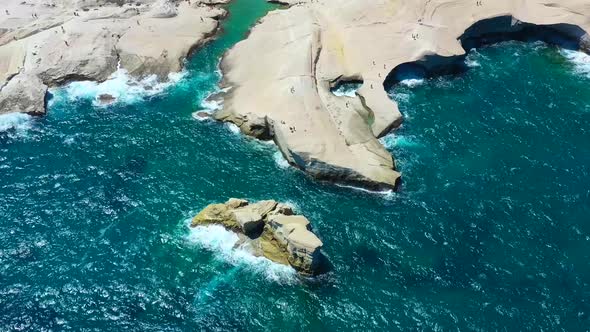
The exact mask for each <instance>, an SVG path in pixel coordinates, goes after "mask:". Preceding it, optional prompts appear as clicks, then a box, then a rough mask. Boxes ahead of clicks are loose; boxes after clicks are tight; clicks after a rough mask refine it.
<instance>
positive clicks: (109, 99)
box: [98, 93, 117, 105]
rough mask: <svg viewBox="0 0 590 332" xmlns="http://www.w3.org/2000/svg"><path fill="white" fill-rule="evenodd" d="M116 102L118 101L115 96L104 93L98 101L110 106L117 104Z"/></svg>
mask: <svg viewBox="0 0 590 332" xmlns="http://www.w3.org/2000/svg"><path fill="white" fill-rule="evenodd" d="M115 100H117V98H115V97H114V96H113V95H110V94H108V93H103V94H101V95H100V96H98V101H99V102H100V104H101V105H109V104H112V103H114V102H115Z"/></svg>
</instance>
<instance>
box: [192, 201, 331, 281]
mask: <svg viewBox="0 0 590 332" xmlns="http://www.w3.org/2000/svg"><path fill="white" fill-rule="evenodd" d="M206 225H221V226H223V227H225V228H226V229H227V230H229V231H232V232H234V233H236V234H237V235H238V236H239V237H240V241H239V242H238V243H237V244H236V246H239V247H242V248H246V249H247V250H248V251H250V252H251V253H252V254H254V255H256V256H261V257H266V258H268V259H269V260H271V261H273V262H276V263H279V264H283V265H287V266H291V267H292V268H293V269H295V270H296V271H297V272H299V273H300V274H302V275H305V276H315V275H318V274H321V273H323V272H326V270H327V260H326V258H325V256H324V255H323V254H322V252H321V250H322V247H323V243H322V241H321V240H320V239H319V238H318V237H317V236H316V235H315V234H314V233H313V232H312V231H311V225H310V222H309V220H308V219H307V218H305V217H304V216H301V215H296V214H295V213H294V212H293V209H292V208H291V207H289V206H288V205H286V204H283V203H278V202H276V201H273V200H268V201H259V202H255V203H250V202H248V201H247V200H243V199H237V198H231V199H229V200H228V201H227V202H225V203H222V204H211V205H209V206H207V207H205V208H204V209H203V210H202V211H201V212H199V214H197V215H196V216H195V217H194V218H193V219H192V222H191V227H199V226H206Z"/></svg>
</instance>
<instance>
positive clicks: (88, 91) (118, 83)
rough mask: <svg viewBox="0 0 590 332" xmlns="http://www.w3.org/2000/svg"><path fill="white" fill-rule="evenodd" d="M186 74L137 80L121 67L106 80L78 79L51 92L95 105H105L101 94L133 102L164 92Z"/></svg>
mask: <svg viewBox="0 0 590 332" xmlns="http://www.w3.org/2000/svg"><path fill="white" fill-rule="evenodd" d="M185 75H186V73H185V72H180V73H170V74H169V75H168V80H167V81H165V82H160V81H159V80H158V78H157V76H156V75H151V76H148V77H146V78H144V79H142V80H137V79H135V78H133V77H131V76H130V75H129V74H128V72H127V71H126V70H125V69H122V68H119V69H117V71H115V72H114V73H113V74H111V76H110V77H109V78H108V79H107V80H106V81H104V82H100V83H98V82H94V81H76V82H71V83H69V84H67V85H66V86H64V87H60V88H56V89H52V91H51V92H52V94H54V95H55V96H57V98H60V97H62V98H63V97H67V98H68V99H70V100H77V99H91V100H93V105H95V106H104V105H103V104H102V103H101V101H100V100H99V96H100V95H110V96H112V97H114V98H115V100H114V102H115V103H124V104H131V103H135V102H137V101H140V100H142V99H144V98H145V97H150V96H154V95H157V94H159V93H162V92H163V91H164V90H165V89H166V88H168V87H169V86H171V85H173V84H175V83H178V82H179V81H180V80H181V79H182V78H183V77H184V76H185Z"/></svg>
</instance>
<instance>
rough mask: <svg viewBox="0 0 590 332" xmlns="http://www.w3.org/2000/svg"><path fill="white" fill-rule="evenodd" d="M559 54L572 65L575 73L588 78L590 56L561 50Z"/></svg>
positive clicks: (589, 73) (589, 75)
mask: <svg viewBox="0 0 590 332" xmlns="http://www.w3.org/2000/svg"><path fill="white" fill-rule="evenodd" d="M561 54H562V55H563V56H564V57H565V58H566V59H568V60H569V61H570V62H571V63H572V64H573V65H574V70H575V71H576V73H578V74H582V75H584V76H586V77H589V78H590V55H588V54H586V53H584V52H581V51H572V50H566V49H562V50H561Z"/></svg>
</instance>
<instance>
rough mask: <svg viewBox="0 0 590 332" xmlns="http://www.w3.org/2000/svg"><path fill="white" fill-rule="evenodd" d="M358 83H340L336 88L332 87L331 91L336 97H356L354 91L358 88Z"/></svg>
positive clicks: (359, 85)
mask: <svg viewBox="0 0 590 332" xmlns="http://www.w3.org/2000/svg"><path fill="white" fill-rule="evenodd" d="M360 87H361V84H359V83H345V84H341V85H340V86H339V87H338V88H337V89H333V90H332V93H333V94H334V95H335V96H338V97H350V98H354V97H356V91H357V90H358V89H360Z"/></svg>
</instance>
